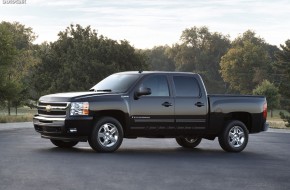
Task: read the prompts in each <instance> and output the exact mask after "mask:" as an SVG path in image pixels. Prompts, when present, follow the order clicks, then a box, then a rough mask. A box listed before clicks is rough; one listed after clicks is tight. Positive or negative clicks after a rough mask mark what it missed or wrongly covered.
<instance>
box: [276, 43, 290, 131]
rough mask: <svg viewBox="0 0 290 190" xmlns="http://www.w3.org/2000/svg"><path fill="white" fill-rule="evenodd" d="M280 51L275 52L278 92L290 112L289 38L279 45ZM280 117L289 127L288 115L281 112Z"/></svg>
mask: <svg viewBox="0 0 290 190" xmlns="http://www.w3.org/2000/svg"><path fill="white" fill-rule="evenodd" d="M281 49H282V51H279V52H277V54H276V57H277V59H278V62H277V67H278V69H279V72H280V81H281V83H280V93H281V94H282V96H283V97H284V98H285V101H284V108H285V109H286V110H287V111H288V112H290V82H289V81H290V40H287V41H286V42H285V45H281ZM281 116H282V118H283V119H284V120H285V121H286V122H288V124H287V126H288V127H290V116H287V115H284V114H283V113H281Z"/></svg>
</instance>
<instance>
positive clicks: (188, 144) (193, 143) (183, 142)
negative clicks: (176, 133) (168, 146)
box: [175, 137, 201, 148]
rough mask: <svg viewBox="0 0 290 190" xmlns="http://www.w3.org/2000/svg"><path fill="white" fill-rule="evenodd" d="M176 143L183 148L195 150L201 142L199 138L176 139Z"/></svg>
mask: <svg viewBox="0 0 290 190" xmlns="http://www.w3.org/2000/svg"><path fill="white" fill-rule="evenodd" d="M175 140H176V142H177V143H178V144H179V145H180V146H182V147H184V148H195V147H197V146H198V145H199V143H200V142H201V138H199V137H186V138H185V137H178V138H176V139H175Z"/></svg>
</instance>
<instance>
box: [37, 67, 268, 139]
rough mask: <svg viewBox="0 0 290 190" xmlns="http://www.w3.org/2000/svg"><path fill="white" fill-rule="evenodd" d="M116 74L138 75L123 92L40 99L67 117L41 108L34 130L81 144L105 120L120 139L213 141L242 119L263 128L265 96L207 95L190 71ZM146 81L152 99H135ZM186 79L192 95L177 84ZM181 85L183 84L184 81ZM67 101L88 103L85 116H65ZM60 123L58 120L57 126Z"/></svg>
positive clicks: (253, 129)
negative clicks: (115, 123)
mask: <svg viewBox="0 0 290 190" xmlns="http://www.w3.org/2000/svg"><path fill="white" fill-rule="evenodd" d="M115 75H116V76H115V77H113V78H117V79H118V76H119V77H121V78H122V80H124V78H126V75H128V76H130V77H131V78H132V75H138V77H135V79H136V81H131V83H132V85H131V86H129V87H128V89H126V90H124V89H123V90H122V92H120V91H117V90H115V91H114V89H107V90H104V91H102V92H101V91H98V92H92V91H91V92H76V93H60V94H52V95H47V96H43V97H41V98H40V100H39V102H40V103H43V105H49V104H51V105H53V106H54V107H55V108H58V107H57V105H58V104H59V105H61V106H63V105H67V106H66V107H65V109H63V110H54V111H55V112H57V111H62V113H63V112H65V113H66V115H57V114H55V115H45V114H43V113H46V112H43V108H42V110H41V111H39V114H38V115H36V116H35V118H34V126H35V129H36V131H37V132H39V133H41V134H42V135H43V137H45V138H58V139H61V138H63V139H66V140H67V138H72V139H78V138H79V139H80V140H82V141H85V140H86V139H87V137H88V136H89V135H90V133H91V131H92V128H93V127H94V123H95V122H96V121H97V120H98V119H99V118H101V117H104V116H110V117H114V118H116V119H117V120H119V121H120V123H121V124H122V127H123V129H124V137H125V138H126V137H127V138H136V137H178V136H188V137H194V136H199V137H202V138H207V139H214V138H215V137H217V136H218V135H219V133H220V132H221V131H222V129H223V127H224V125H225V124H226V122H228V121H229V120H240V121H242V122H243V123H245V125H246V126H247V128H248V130H249V132H250V133H258V132H261V131H263V130H264V126H265V123H266V119H265V118H263V110H264V104H265V102H266V98H265V97H263V96H241V95H207V92H206V89H205V86H204V84H203V81H202V79H201V77H200V75H198V74H193V73H182V72H141V73H140V72H123V73H117V74H115ZM150 77H151V78H150ZM154 77H155V78H154ZM111 78H112V77H111ZM133 78H134V77H133ZM147 79H148V80H147ZM149 79H150V81H151V83H149V82H148V84H151V85H154V86H152V89H150V92H151V91H152V92H151V95H143V96H137V95H136V92H137V91H138V89H140V88H143V89H144V84H146V82H144V81H145V80H147V81H149ZM151 79H152V80H151ZM159 79H162V80H163V81H161V82H160V81H158V80H159ZM184 79H185V80H184ZM186 79H190V80H191V81H193V82H194V85H193V86H194V87H193V88H192V89H190V90H191V91H190V90H188V91H187V87H186V86H178V88H177V86H176V85H181V84H182V83H181V82H180V81H182V80H183V81H186ZM152 81H154V83H152ZM143 82H144V83H143ZM159 83H160V84H159ZM164 84H165V86H164ZM162 85H163V86H162ZM184 85H188V84H186V82H184ZM111 86H113V87H114V85H111ZM145 87H146V88H149V86H145ZM104 88H105V87H104ZM176 89H179V90H180V91H184V94H186V93H190V92H193V95H192V96H190V95H188V94H187V95H184V96H183V94H182V93H180V92H179V91H178V92H177V91H176ZM92 90H93V89H92ZM71 102H89V116H70V114H69V113H70V103H71ZM46 114H47V113H46ZM62 119H63V122H59V120H62ZM54 120H57V121H54ZM70 129H72V130H74V129H76V132H69V131H70Z"/></svg>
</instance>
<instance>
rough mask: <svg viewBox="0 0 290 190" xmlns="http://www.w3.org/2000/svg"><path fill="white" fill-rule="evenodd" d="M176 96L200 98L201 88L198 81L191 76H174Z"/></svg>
mask: <svg viewBox="0 0 290 190" xmlns="http://www.w3.org/2000/svg"><path fill="white" fill-rule="evenodd" d="M173 81H174V85H175V91H176V96H179V97H180V96H181V97H188V96H189V97H199V96H200V88H199V85H198V82H197V80H196V79H195V78H194V77H189V76H174V77H173Z"/></svg>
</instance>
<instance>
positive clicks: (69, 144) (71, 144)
mask: <svg viewBox="0 0 290 190" xmlns="http://www.w3.org/2000/svg"><path fill="white" fill-rule="evenodd" d="M50 141H51V142H52V144H54V145H55V146H57V147H60V148H71V147H74V146H75V145H77V144H78V143H79V142H78V141H62V140H54V139H50Z"/></svg>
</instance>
